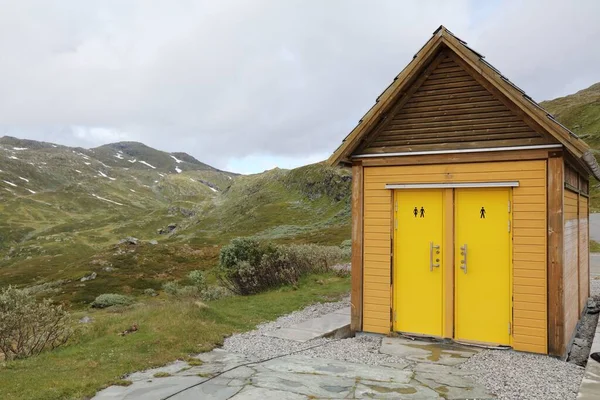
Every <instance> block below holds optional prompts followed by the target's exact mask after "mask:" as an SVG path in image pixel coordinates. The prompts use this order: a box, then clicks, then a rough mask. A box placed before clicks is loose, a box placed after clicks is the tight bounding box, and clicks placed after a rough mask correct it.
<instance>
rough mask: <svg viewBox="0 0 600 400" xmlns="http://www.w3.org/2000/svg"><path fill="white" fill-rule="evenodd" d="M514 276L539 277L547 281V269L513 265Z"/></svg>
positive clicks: (515, 277)
mask: <svg viewBox="0 0 600 400" xmlns="http://www.w3.org/2000/svg"><path fill="white" fill-rule="evenodd" d="M513 277H514V279H517V278H537V279H542V280H544V281H545V278H546V270H545V269H520V268H514V267H513Z"/></svg>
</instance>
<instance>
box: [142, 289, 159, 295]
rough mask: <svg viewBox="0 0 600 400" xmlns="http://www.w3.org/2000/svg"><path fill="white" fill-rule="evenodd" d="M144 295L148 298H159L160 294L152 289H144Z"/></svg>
mask: <svg viewBox="0 0 600 400" xmlns="http://www.w3.org/2000/svg"><path fill="white" fill-rule="evenodd" d="M144 294H145V295H146V296H150V297H155V296H158V293H156V290H154V289H152V288H148V289H144Z"/></svg>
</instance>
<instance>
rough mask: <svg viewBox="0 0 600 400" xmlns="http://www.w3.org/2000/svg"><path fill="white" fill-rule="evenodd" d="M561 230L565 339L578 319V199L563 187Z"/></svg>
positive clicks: (569, 337) (570, 335)
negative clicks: (562, 221) (562, 224)
mask: <svg viewBox="0 0 600 400" xmlns="http://www.w3.org/2000/svg"><path fill="white" fill-rule="evenodd" d="M564 193H565V197H564V230H563V263H564V264H563V265H564V269H563V282H564V302H565V318H564V323H565V341H566V342H567V343H568V342H569V340H570V339H571V337H572V335H573V332H574V330H575V327H576V326H577V321H578V320H579V254H578V253H579V252H578V248H579V238H578V233H579V215H578V208H579V201H578V195H577V193H575V192H573V191H571V190H568V189H565V192H564Z"/></svg>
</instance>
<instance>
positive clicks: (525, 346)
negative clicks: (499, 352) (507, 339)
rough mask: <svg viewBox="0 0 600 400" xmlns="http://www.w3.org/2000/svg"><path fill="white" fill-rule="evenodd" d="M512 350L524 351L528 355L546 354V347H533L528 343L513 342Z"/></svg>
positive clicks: (543, 345) (533, 345)
mask: <svg viewBox="0 0 600 400" xmlns="http://www.w3.org/2000/svg"><path fill="white" fill-rule="evenodd" d="M513 349H515V350H517V351H526V352H529V353H538V354H548V350H547V349H546V345H545V344H542V345H539V344H538V345H535V344H529V343H521V342H516V341H514V340H513Z"/></svg>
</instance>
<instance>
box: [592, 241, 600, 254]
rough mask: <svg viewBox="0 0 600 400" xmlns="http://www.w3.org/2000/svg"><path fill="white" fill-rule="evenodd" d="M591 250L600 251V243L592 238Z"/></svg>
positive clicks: (593, 251)
mask: <svg viewBox="0 0 600 400" xmlns="http://www.w3.org/2000/svg"><path fill="white" fill-rule="evenodd" d="M590 252H591V253H600V243H598V242H596V241H595V240H591V239H590Z"/></svg>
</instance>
